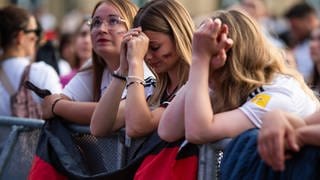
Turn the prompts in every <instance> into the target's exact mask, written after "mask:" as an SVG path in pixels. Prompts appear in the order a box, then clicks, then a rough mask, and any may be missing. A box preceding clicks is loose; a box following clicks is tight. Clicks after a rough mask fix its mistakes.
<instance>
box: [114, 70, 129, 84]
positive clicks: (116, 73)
mask: <svg viewBox="0 0 320 180" xmlns="http://www.w3.org/2000/svg"><path fill="white" fill-rule="evenodd" d="M112 76H113V77H114V78H116V79H118V80H121V81H123V82H126V80H127V77H126V76H125V75H124V74H122V73H121V72H120V71H119V70H116V71H113V72H112Z"/></svg>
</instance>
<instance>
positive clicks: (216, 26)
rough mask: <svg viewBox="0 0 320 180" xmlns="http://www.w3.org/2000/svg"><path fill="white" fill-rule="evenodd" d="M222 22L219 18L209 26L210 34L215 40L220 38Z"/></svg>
mask: <svg viewBox="0 0 320 180" xmlns="http://www.w3.org/2000/svg"><path fill="white" fill-rule="evenodd" d="M221 26H222V22H221V20H220V19H219V18H216V19H215V20H214V21H213V22H211V23H210V24H209V26H208V29H209V32H210V33H211V34H212V36H213V37H214V38H218V37H219V36H220V33H219V32H220V30H221Z"/></svg>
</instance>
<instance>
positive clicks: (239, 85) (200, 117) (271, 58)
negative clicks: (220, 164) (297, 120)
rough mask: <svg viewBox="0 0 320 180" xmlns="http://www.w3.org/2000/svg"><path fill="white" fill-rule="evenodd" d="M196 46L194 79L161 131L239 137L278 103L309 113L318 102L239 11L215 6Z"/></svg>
mask: <svg viewBox="0 0 320 180" xmlns="http://www.w3.org/2000/svg"><path fill="white" fill-rule="evenodd" d="M192 48H193V51H192V65H191V69H190V74H189V80H188V82H187V84H186V85H185V87H184V88H183V89H181V90H180V92H178V93H177V97H176V98H175V99H174V100H173V102H172V103H171V104H170V106H169V107H168V108H167V110H166V111H165V113H164V115H163V116H162V119H161V121H160V126H159V129H158V132H159V135H160V137H161V138H163V139H165V140H167V141H175V140H177V139H179V138H181V137H183V136H185V137H186V138H187V140H189V141H190V142H193V143H198V144H200V143H208V142H212V141H216V140H219V139H222V138H226V137H235V136H237V135H239V134H240V133H241V132H243V131H245V130H247V129H251V128H254V127H258V128H260V127H261V124H262V116H263V115H264V114H265V113H266V112H268V111H270V110H272V109H282V110H285V111H289V112H293V113H296V114H297V115H298V116H300V117H305V116H308V115H310V114H311V113H313V112H314V111H315V110H316V108H317V107H318V101H317V99H316V97H315V96H314V95H313V93H312V91H311V90H310V89H309V88H308V87H307V85H306V84H305V83H304V81H303V79H302V77H301V76H300V75H299V74H298V73H297V72H296V71H295V70H294V69H289V68H288V67H286V65H285V64H284V62H285V60H284V57H283V56H282V55H281V51H280V50H279V49H276V48H275V47H274V46H272V45H270V44H269V43H268V42H267V41H266V40H265V37H264V36H263V35H262V33H261V31H260V29H259V28H258V26H257V25H256V23H255V22H254V21H253V20H252V19H250V18H249V17H248V16H247V15H245V14H243V13H241V12H239V11H235V10H229V11H217V12H215V15H214V16H213V17H212V18H211V19H208V20H206V21H205V22H203V24H202V25H201V26H200V28H199V29H198V30H197V31H196V33H195V34H194V37H193V45H192ZM181 109H182V110H181ZM176 117H180V118H176Z"/></svg>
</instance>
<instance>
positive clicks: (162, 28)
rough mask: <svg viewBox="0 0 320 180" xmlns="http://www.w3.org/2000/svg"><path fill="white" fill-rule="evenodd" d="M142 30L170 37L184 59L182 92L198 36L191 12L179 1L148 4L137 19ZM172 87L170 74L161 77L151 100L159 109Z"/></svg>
mask: <svg viewBox="0 0 320 180" xmlns="http://www.w3.org/2000/svg"><path fill="white" fill-rule="evenodd" d="M139 26H141V28H142V31H147V30H149V31H155V32H161V33H165V34H167V35H169V36H170V37H171V38H172V40H173V42H174V44H175V47H176V50H177V54H178V56H179V57H180V60H179V62H178V71H177V76H178V79H179V80H180V82H179V84H178V88H180V87H181V86H182V85H183V84H185V83H186V81H187V79H188V73H189V67H190V63H191V43H192V36H193V32H194V25H193V21H192V19H191V17H190V15H189V13H188V11H187V10H186V9H185V8H184V7H183V5H182V4H180V3H179V2H178V1H176V0H161V1H150V2H148V3H147V4H145V5H144V6H143V7H142V8H140V10H139V11H138V14H137V15H136V17H135V19H134V27H139ZM168 83H169V76H168V73H167V72H165V73H159V74H157V84H156V88H155V90H154V93H153V95H152V96H151V98H150V99H149V104H150V105H151V106H156V105H157V104H159V102H160V98H161V97H162V95H163V93H164V92H165V90H166V88H167V86H168Z"/></svg>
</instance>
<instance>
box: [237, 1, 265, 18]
mask: <svg viewBox="0 0 320 180" xmlns="http://www.w3.org/2000/svg"><path fill="white" fill-rule="evenodd" d="M240 5H241V7H242V8H243V9H244V10H245V11H246V12H247V13H248V14H249V15H250V16H251V17H253V18H254V19H256V20H259V19H260V18H262V17H264V16H266V14H267V12H266V7H265V4H264V2H262V0H242V1H241V3H240Z"/></svg>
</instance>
